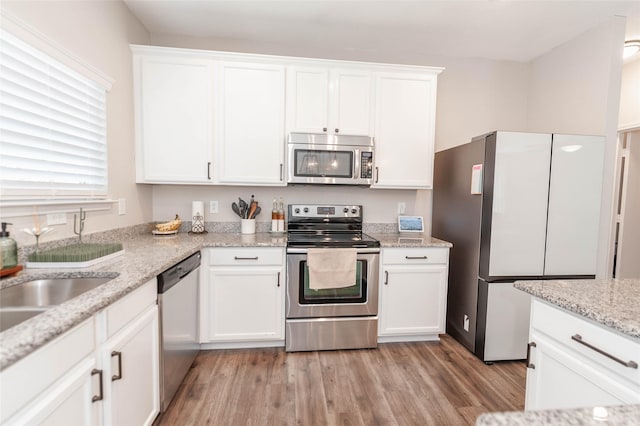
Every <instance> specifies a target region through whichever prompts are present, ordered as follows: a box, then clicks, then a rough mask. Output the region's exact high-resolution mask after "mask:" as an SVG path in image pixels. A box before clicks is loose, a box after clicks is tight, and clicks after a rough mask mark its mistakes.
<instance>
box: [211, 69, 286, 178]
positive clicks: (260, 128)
mask: <svg viewBox="0 0 640 426" xmlns="http://www.w3.org/2000/svg"><path fill="white" fill-rule="evenodd" d="M219 69H220V71H219V72H218V73H217V74H218V76H219V80H218V81H219V90H218V91H217V92H218V93H219V95H220V96H219V99H218V100H219V102H220V105H219V108H217V110H218V120H219V121H218V122H217V125H216V127H217V130H218V131H217V133H216V134H217V137H218V140H217V145H218V146H219V148H220V149H219V155H218V157H219V158H220V165H219V182H220V183H226V184H251V185H285V181H284V149H285V145H286V141H285V134H284V114H285V112H284V101H285V69H284V67H283V66H279V65H265V64H246V63H223V64H221V65H220V68H219Z"/></svg>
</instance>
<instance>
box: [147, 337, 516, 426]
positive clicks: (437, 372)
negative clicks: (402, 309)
mask: <svg viewBox="0 0 640 426" xmlns="http://www.w3.org/2000/svg"><path fill="white" fill-rule="evenodd" d="M525 370H526V369H525V365H524V362H500V363H495V364H494V365H485V364H484V363H483V362H481V361H480V360H479V359H477V358H476V357H475V356H473V355H472V354H471V353H470V352H468V351H467V350H466V349H465V348H464V347H462V346H461V345H460V344H458V342H456V341H455V340H454V339H453V338H451V337H449V336H443V337H442V340H441V341H440V342H418V343H387V344H380V345H379V346H378V349H363V350H351V351H320V352H297V353H285V352H284V349H283V348H267V349H235V350H218V351H203V352H201V353H200V354H199V355H198V357H197V359H196V361H195V363H194V367H193V368H192V369H191V371H190V372H189V374H188V375H187V377H186V379H185V381H184V383H183V384H182V386H181V387H180V389H179V391H178V393H177V395H176V397H175V398H174V400H173V402H172V403H171V405H170V406H169V408H168V410H167V412H166V413H165V414H164V416H163V417H162V418H160V419H159V420H158V421H157V422H156V423H157V424H159V425H204V424H210V425H234V426H235V425H367V426H368V425H455V426H458V425H465V424H468V425H472V424H474V423H475V419H476V417H477V416H478V415H479V414H481V413H484V412H489V411H509V410H522V409H523V408H524V384H525Z"/></svg>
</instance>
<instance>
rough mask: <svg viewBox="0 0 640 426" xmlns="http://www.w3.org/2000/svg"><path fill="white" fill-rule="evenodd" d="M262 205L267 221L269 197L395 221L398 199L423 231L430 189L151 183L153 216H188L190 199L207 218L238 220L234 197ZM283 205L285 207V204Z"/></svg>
mask: <svg viewBox="0 0 640 426" xmlns="http://www.w3.org/2000/svg"><path fill="white" fill-rule="evenodd" d="M252 194H253V195H255V198H256V200H258V202H259V203H260V204H259V205H260V206H261V207H262V213H260V215H259V216H258V217H257V221H258V222H269V223H271V209H272V206H273V199H274V198H277V199H278V200H279V199H280V197H282V199H283V201H284V204H285V205H287V204H303V203H307V204H323V203H335V204H361V205H363V206H364V207H363V210H364V222H365V223H396V222H397V219H398V203H405V206H406V210H405V214H407V215H419V216H424V219H425V227H426V228H427V229H425V231H426V232H427V233H430V231H431V191H429V190H390V189H370V188H361V187H350V186H340V185H332V186H316V185H303V186H297V185H296V186H287V187H243V186H178V185H155V186H153V220H154V221H164V220H168V219H172V218H173V217H174V216H175V214H176V213H177V214H179V215H180V217H182V218H184V219H185V220H188V218H189V217H190V215H191V202H192V201H204V202H205V219H206V221H208V222H233V221H238V220H239V218H238V216H237V215H236V214H235V213H234V212H233V211H232V210H231V203H232V202H234V201H236V202H237V201H238V197H242V199H244V200H246V201H248V200H249V199H250V198H251V195H252ZM209 201H218V213H209ZM285 208H286V207H285Z"/></svg>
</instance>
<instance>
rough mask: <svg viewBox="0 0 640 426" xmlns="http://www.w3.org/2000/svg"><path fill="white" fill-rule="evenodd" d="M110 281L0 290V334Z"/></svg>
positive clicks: (62, 281) (63, 281) (56, 281)
mask: <svg viewBox="0 0 640 426" xmlns="http://www.w3.org/2000/svg"><path fill="white" fill-rule="evenodd" d="M112 279H113V278H105V277H89V278H51V279H45V280H34V281H27V282H25V283H22V284H17V285H14V286H12V287H7V288H5V289H3V290H0V331H4V330H6V329H8V328H11V327H13V326H14V325H17V324H19V323H21V322H22V321H25V320H27V319H29V318H31V317H33V316H36V315H38V314H39V313H42V312H44V311H46V310H47V309H49V308H52V307H54V306H55V305H59V304H61V303H64V302H66V301H67V300H70V299H73V298H74V297H76V296H79V295H81V294H82V293H85V292H87V291H89V290H92V289H94V288H96V287H98V286H99V285H101V284H104V283H106V282H107V281H110V280H112Z"/></svg>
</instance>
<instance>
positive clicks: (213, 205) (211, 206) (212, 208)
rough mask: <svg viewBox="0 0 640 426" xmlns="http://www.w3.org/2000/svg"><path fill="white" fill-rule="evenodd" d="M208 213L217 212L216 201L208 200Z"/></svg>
mask: <svg viewBox="0 0 640 426" xmlns="http://www.w3.org/2000/svg"><path fill="white" fill-rule="evenodd" d="M209 213H218V202H217V201H209Z"/></svg>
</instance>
